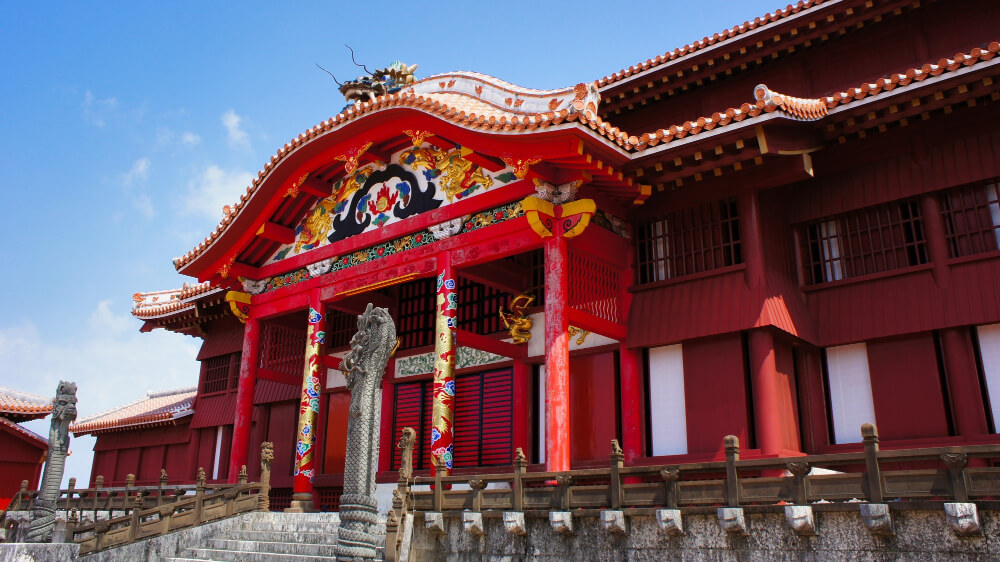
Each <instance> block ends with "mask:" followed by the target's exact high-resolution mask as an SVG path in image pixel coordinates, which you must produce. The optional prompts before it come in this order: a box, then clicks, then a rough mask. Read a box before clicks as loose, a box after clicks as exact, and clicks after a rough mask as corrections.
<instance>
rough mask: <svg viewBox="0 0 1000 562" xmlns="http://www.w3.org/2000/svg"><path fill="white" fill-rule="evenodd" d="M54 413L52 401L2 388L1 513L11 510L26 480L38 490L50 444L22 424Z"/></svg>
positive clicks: (0, 420)
mask: <svg viewBox="0 0 1000 562" xmlns="http://www.w3.org/2000/svg"><path fill="white" fill-rule="evenodd" d="M51 413H52V399H51V398H43V397H41V396H35V395H34V394H28V393H27V392H18V391H16V390H12V389H10V388H4V387H2V386H0V510H3V509H7V505H8V504H10V500H11V499H12V498H13V497H14V494H16V493H17V492H18V490H20V489H21V482H22V481H24V480H27V481H28V489H29V490H37V489H38V479H39V478H40V477H41V475H42V463H43V462H45V455H46V454H47V453H48V450H49V442H48V440H47V439H45V438H44V437H42V436H41V435H38V434H37V433H35V432H33V431H31V430H30V429H27V428H25V427H21V425H20V424H21V422H26V421H30V420H37V419H41V418H44V417H45V416H48V415H49V414H51Z"/></svg>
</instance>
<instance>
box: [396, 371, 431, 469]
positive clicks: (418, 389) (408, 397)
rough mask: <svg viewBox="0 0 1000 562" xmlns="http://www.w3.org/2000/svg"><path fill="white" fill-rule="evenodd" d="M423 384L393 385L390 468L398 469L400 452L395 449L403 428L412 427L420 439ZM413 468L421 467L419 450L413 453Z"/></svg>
mask: <svg viewBox="0 0 1000 562" xmlns="http://www.w3.org/2000/svg"><path fill="white" fill-rule="evenodd" d="M423 387H424V385H423V383H421V382H413V383H400V384H396V385H395V389H396V390H395V392H396V400H395V404H394V407H393V423H392V435H393V443H392V445H393V448H392V468H393V469H398V468H399V466H400V456H401V454H402V452H401V451H400V450H399V449H397V448H396V447H395V444H396V443H398V442H399V438H400V437H402V435H403V428H404V427H412V428H413V429H414V431H416V432H417V435H418V437H420V436H421V435H420V432H421V427H420V421H421V418H422V417H423V416H422V414H423V395H424V392H423ZM414 457H415V458H414V467H415V468H416V467H419V466H421V465H420V464H419V463H420V460H421V459H420V450H419V448H418V450H417V451H414Z"/></svg>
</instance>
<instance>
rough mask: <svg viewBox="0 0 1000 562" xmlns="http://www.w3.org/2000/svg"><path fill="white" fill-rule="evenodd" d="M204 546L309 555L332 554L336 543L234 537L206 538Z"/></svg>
mask: <svg viewBox="0 0 1000 562" xmlns="http://www.w3.org/2000/svg"><path fill="white" fill-rule="evenodd" d="M205 546H206V547H208V548H212V549H217V550H231V551H236V552H263V553H270V554H300V555H309V556H334V555H335V554H336V553H335V552H334V549H335V548H336V544H313V543H306V542H296V541H293V542H274V541H251V540H235V539H208V540H206V541H205Z"/></svg>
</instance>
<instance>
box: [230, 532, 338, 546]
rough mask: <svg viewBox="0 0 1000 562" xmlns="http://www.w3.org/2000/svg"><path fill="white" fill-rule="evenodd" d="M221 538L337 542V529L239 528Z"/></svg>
mask: <svg viewBox="0 0 1000 562" xmlns="http://www.w3.org/2000/svg"><path fill="white" fill-rule="evenodd" d="M220 538H224V539H235V540H243V541H262V542H296V541H298V542H303V543H310V544H336V542H337V529H336V528H334V529H333V530H331V531H330V532H323V533H309V532H299V531H270V530H267V531H264V530H261V531H250V530H239V531H235V532H229V533H226V535H225V536H223V537H220Z"/></svg>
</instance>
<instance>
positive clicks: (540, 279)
mask: <svg viewBox="0 0 1000 562" xmlns="http://www.w3.org/2000/svg"><path fill="white" fill-rule="evenodd" d="M511 259H512V260H513V261H514V263H515V264H517V265H518V266H520V267H522V268H525V269H527V270H528V280H529V282H530V286H528V287H527V288H525V290H524V292H525V293H527V294H529V295H531V296H533V297H535V301H534V302H532V303H531V306H533V307H534V306H544V305H545V253H544V252H543V251H542V249H541V248H539V249H537V250H531V251H529V252H525V253H523V254H518V255H516V256H514V257H513V258H511Z"/></svg>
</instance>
